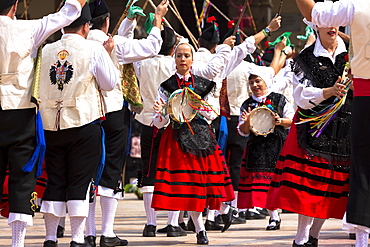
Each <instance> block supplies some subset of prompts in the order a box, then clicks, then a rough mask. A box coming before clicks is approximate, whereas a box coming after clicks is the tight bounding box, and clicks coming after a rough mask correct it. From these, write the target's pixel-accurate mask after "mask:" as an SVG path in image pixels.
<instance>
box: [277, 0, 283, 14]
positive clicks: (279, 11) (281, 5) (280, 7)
mask: <svg viewBox="0 0 370 247" xmlns="http://www.w3.org/2000/svg"><path fill="white" fill-rule="evenodd" d="M282 7H283V0H280V5H279V10H278V12H277V13H276V14H277V16H279V15H280V14H281V9H282Z"/></svg>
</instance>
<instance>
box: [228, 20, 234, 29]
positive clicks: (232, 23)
mask: <svg viewBox="0 0 370 247" xmlns="http://www.w3.org/2000/svg"><path fill="white" fill-rule="evenodd" d="M234 22H235V21H234V20H231V21H229V22H228V23H227V28H233V26H234V25H235V24H234Z"/></svg>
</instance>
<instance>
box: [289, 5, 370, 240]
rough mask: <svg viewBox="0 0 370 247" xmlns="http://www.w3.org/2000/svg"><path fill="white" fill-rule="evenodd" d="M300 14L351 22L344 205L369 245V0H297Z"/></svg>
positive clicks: (319, 21) (325, 22)
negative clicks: (348, 162)
mask: <svg viewBox="0 0 370 247" xmlns="http://www.w3.org/2000/svg"><path fill="white" fill-rule="evenodd" d="M296 2H297V5H298V8H299V10H300V11H301V12H302V14H303V16H304V17H306V18H307V19H308V20H312V22H313V23H314V24H316V25H318V26H324V27H330V26H346V25H350V26H351V36H352V37H351V44H352V47H353V57H352V59H351V61H350V64H351V73H352V74H353V76H354V79H353V85H354V99H353V111H352V123H351V152H352V153H351V158H352V159H351V172H350V174H351V178H350V180H351V185H350V193H349V200H348V205H347V222H348V223H351V224H354V225H355V226H356V247H364V246H368V235H369V232H370V216H369V215H368V214H365V212H366V210H367V209H368V208H369V203H370V197H369V184H370V179H369V178H368V177H367V176H364V174H369V172H370V169H369V165H368V164H369V160H370V157H369V149H370V146H369V145H370V144H369V141H368V140H369V137H368V133H369V131H368V129H369V126H368V124H367V122H368V117H369V109H368V107H364V106H367V105H369V101H370V97H369V96H370V94H369V92H370V91H369V80H370V70H369V68H370V63H369V60H368V59H367V58H366V56H364V54H365V51H366V47H367V45H368V40H369V37H368V36H369V32H367V30H368V25H369V17H370V11H369V9H370V2H368V1H354V0H349V1H338V2H335V3H332V2H325V3H316V4H315V2H314V1H312V0H296Z"/></svg>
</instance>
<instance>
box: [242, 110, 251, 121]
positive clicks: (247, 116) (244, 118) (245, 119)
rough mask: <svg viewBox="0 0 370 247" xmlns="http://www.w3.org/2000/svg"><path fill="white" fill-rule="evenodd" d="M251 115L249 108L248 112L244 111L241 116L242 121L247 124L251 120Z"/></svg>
mask: <svg viewBox="0 0 370 247" xmlns="http://www.w3.org/2000/svg"><path fill="white" fill-rule="evenodd" d="M250 114H251V108H250V107H248V111H246V110H244V111H243V112H242V115H241V118H240V119H241V120H242V121H244V122H246V121H247V120H248V119H249V115H250Z"/></svg>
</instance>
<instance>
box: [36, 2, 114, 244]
mask: <svg viewBox="0 0 370 247" xmlns="http://www.w3.org/2000/svg"><path fill="white" fill-rule="evenodd" d="M90 20H91V14H90V9H89V5H88V4H86V5H85V6H84V7H83V9H82V14H81V16H80V17H79V18H78V19H77V20H76V21H74V22H73V23H72V24H70V25H69V26H67V27H65V28H64V33H65V34H64V35H63V36H62V38H61V40H59V41H56V42H54V43H52V44H50V45H46V46H45V47H44V49H43V57H42V65H41V73H40V96H41V98H40V99H41V104H40V112H41V114H42V117H43V120H44V129H45V137H46V142H47V147H46V158H45V160H46V161H45V162H46V172H47V174H48V183H47V186H46V190H45V192H44V196H43V201H42V205H41V212H42V213H44V220H45V228H46V237H45V242H44V247H49V246H50V247H51V246H57V241H56V233H57V228H58V223H59V218H60V217H64V216H65V215H66V211H67V210H68V215H69V218H70V223H71V232H72V241H71V242H70V246H71V247H74V246H90V245H89V244H88V243H87V242H85V240H84V228H85V220H86V217H87V216H88V211H89V210H88V209H89V185H90V182H91V180H92V178H93V176H94V174H95V171H96V169H97V168H98V165H99V164H100V165H99V168H100V169H101V167H102V163H101V162H102V161H101V156H102V130H101V127H100V121H99V119H100V118H101V117H103V108H102V102H101V97H100V94H99V90H107V91H108V90H112V89H113V88H114V86H115V85H116V83H117V81H118V80H119V72H118V70H117V69H116V68H115V67H114V64H113V62H112V60H111V59H110V57H109V54H108V52H109V53H110V52H111V51H112V49H113V44H112V39H109V40H108V42H107V43H106V44H105V47H103V45H102V44H100V43H98V42H96V41H90V40H86V37H87V35H88V33H89V30H90ZM104 48H105V49H104ZM106 49H107V50H106ZM107 51H108V52H107Z"/></svg>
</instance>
